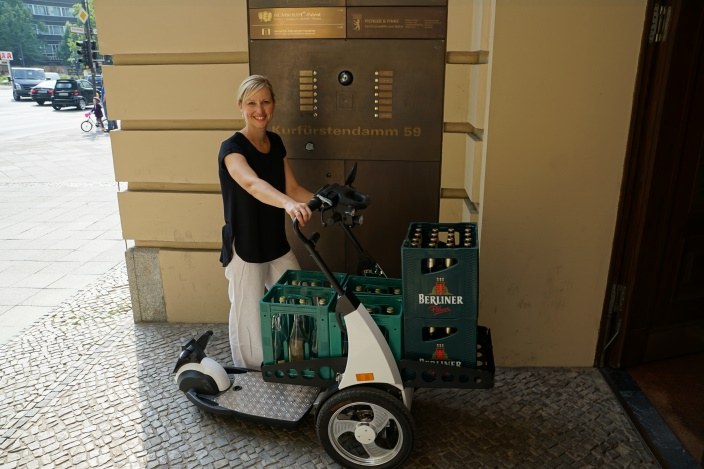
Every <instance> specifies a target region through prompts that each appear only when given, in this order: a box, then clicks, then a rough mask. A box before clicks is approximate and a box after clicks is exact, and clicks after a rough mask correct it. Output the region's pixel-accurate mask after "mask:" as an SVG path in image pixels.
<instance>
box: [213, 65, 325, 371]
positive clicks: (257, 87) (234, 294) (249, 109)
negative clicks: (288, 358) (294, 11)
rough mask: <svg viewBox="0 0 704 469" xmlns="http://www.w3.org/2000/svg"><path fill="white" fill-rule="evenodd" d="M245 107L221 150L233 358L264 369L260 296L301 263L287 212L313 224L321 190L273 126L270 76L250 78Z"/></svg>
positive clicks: (242, 100) (244, 88)
mask: <svg viewBox="0 0 704 469" xmlns="http://www.w3.org/2000/svg"><path fill="white" fill-rule="evenodd" d="M237 105H238V106H239V108H240V111H241V112H242V116H243V118H244V123H245V125H244V127H243V128H242V130H240V131H238V132H235V134H234V135H233V136H232V137H230V138H228V139H227V140H225V141H224V142H223V143H222V145H221V147H220V153H219V155H218V165H219V176H220V187H221V190H222V197H223V208H224V211H225V225H224V226H223V229H222V241H223V245H222V253H221V255H220V261H221V262H222V265H223V266H224V267H225V276H226V277H227V279H228V280H229V287H228V294H229V296H230V303H231V307H230V321H229V325H230V347H231V348H232V360H233V361H234V364H235V366H236V367H242V368H249V369H257V370H258V369H260V367H261V363H262V338H261V328H260V316H259V300H260V298H261V297H262V295H263V294H264V292H265V288H269V287H270V286H271V285H273V283H274V282H275V281H276V280H278V278H279V277H280V276H281V275H282V274H283V273H284V272H285V271H286V270H287V269H299V268H300V267H299V265H298V261H297V260H296V257H295V256H294V254H293V252H291V248H290V246H289V244H288V241H287V239H286V231H285V224H286V223H288V221H287V219H286V217H285V215H288V217H289V218H290V219H291V220H293V219H294V218H295V219H298V222H299V223H300V224H301V226H303V225H305V223H306V222H307V221H308V220H309V219H310V217H311V211H310V209H309V208H308V205H307V202H308V201H309V200H310V199H311V197H312V196H313V194H312V193H311V192H310V191H308V190H307V189H305V188H304V187H302V186H301V185H300V184H299V183H298V181H296V178H295V176H294V174H293V171H292V170H291V167H290V165H289V162H288V159H287V158H286V148H285V147H284V144H283V142H282V141H281V137H279V136H278V135H277V134H275V133H273V132H270V131H268V130H267V126H268V125H269V123H270V122H271V119H272V117H273V115H274V107H275V100H274V91H273V89H272V86H271V83H270V82H269V80H268V79H267V78H266V77H263V76H261V75H252V76H250V77H248V78H246V79H245V80H244V81H243V82H242V84H241V85H240V88H239V93H238V97H237Z"/></svg>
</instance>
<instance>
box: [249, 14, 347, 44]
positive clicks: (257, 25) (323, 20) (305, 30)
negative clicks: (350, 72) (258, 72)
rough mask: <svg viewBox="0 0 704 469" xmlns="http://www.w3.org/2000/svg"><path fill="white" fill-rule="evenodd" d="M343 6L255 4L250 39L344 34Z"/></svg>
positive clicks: (328, 36)
mask: <svg viewBox="0 0 704 469" xmlns="http://www.w3.org/2000/svg"><path fill="white" fill-rule="evenodd" d="M346 17H347V15H346V11H345V8H337V7H321V8H254V9H250V10H249V38H250V39H340V38H344V37H345V35H346V29H345V28H346Z"/></svg>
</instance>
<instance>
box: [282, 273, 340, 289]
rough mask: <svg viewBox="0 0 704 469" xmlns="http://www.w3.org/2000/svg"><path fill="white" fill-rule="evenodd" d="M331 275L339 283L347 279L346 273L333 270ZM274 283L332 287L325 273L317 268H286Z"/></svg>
mask: <svg viewBox="0 0 704 469" xmlns="http://www.w3.org/2000/svg"><path fill="white" fill-rule="evenodd" d="M333 276H334V277H335V280H337V283H339V284H340V285H343V284H344V283H345V280H346V279H347V274H344V273H337V272H334V273H333ZM276 285H292V286H302V287H323V288H332V287H331V285H330V282H329V281H328V279H327V278H326V277H325V274H323V273H322V272H320V271H317V270H287V271H286V272H284V273H283V275H282V276H281V277H280V278H279V280H277V281H276Z"/></svg>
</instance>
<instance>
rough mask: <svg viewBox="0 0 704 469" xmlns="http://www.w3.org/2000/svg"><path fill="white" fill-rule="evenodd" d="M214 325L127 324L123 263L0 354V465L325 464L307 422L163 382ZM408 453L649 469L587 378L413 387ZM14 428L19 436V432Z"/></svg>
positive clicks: (445, 459) (565, 372)
mask: <svg viewBox="0 0 704 469" xmlns="http://www.w3.org/2000/svg"><path fill="white" fill-rule="evenodd" d="M206 329H212V330H213V331H214V332H215V334H214V336H213V338H212V340H211V343H210V345H209V346H208V352H209V354H210V355H211V356H212V357H213V358H215V359H216V360H219V361H222V362H223V363H227V362H228V360H229V350H228V347H229V346H228V342H227V326H226V325H224V324H203V325H201V324H152V323H142V324H134V322H133V316H132V311H131V307H130V300H129V288H128V285H127V278H126V271H125V267H124V264H122V265H120V266H118V267H116V268H114V269H112V270H111V271H109V272H108V273H107V274H105V275H104V276H103V277H102V278H101V280H100V281H99V282H98V283H96V284H95V285H92V286H90V287H89V288H87V289H86V290H84V291H82V292H81V293H79V295H77V296H76V297H74V298H71V299H70V300H69V301H66V302H65V303H63V304H62V305H61V306H60V307H58V308H56V309H55V310H53V311H52V312H51V313H50V314H47V315H46V316H45V317H44V318H43V320H41V321H39V322H37V323H35V324H34V325H33V326H32V327H31V328H29V329H28V330H27V331H26V332H25V333H24V334H22V335H20V336H17V337H15V338H13V339H11V340H10V342H9V343H8V345H7V347H5V348H4V349H2V350H0V360H2V362H3V363H7V364H8V367H9V368H8V369H10V370H11V374H12V376H14V377H15V378H14V380H13V381H11V382H7V381H6V380H3V381H2V384H3V386H2V387H1V388H0V469H3V468H4V467H5V466H7V467H20V466H21V467H31V466H30V464H34V465H36V466H37V467H42V468H44V467H46V463H45V462H46V461H47V459H46V458H47V457H49V458H50V459H49V460H51V461H52V462H53V465H54V467H56V468H76V467H91V468H92V467H106V468H124V467H137V468H145V467H154V468H161V467H184V468H185V467H197V468H202V467H214V468H222V467H282V468H284V467H306V468H318V467H320V468H328V467H338V466H337V465H336V464H334V463H333V462H332V459H331V458H330V457H329V456H328V455H327V454H326V453H325V452H324V451H323V449H322V447H321V446H320V444H319V443H318V441H317V437H316V435H315V424H314V419H313V418H312V417H310V416H307V417H305V418H304V419H303V422H302V424H301V425H300V426H299V427H297V428H296V429H293V430H287V429H280V428H274V427H270V426H266V425H258V424H250V423H247V422H241V421H238V420H236V419H232V418H225V417H222V416H217V415H212V414H208V413H206V412H203V411H201V410H200V409H197V408H196V407H195V406H193V405H192V404H191V403H190V402H189V401H188V400H187V399H186V398H185V396H183V394H182V393H181V392H180V391H178V389H177V388H176V386H175V384H174V382H173V375H172V374H171V373H170V372H171V369H172V367H173V363H174V361H175V359H176V357H177V355H178V352H179V351H180V346H181V344H182V343H183V342H184V341H185V340H186V339H188V338H190V337H193V336H197V335H199V334H200V333H201V332H202V331H204V330H206ZM413 417H414V420H415V423H416V435H415V448H414V451H413V453H412V456H411V458H410V461H409V463H408V465H407V467H409V468H425V467H449V468H453V467H479V468H483V467H501V468H503V467H521V468H523V467H536V468H538V467H540V468H542V467H550V468H557V467H570V468H571V467H599V468H602V467H638V468H657V467H658V465H657V463H656V462H655V460H654V459H653V457H652V455H651V453H650V451H649V450H648V449H647V448H646V447H645V446H644V444H643V443H642V441H641V440H640V438H639V436H638V434H637V433H636V432H635V430H634V428H633V426H632V425H631V423H630V421H629V420H628V418H627V416H626V415H625V413H624V412H623V410H622V409H621V407H620V406H619V404H618V402H617V401H616V399H615V398H614V396H613V394H612V393H611V391H610V389H609V388H608V386H607V385H606V383H605V382H604V380H603V378H602V377H601V375H600V373H599V372H598V370H595V369H555V368H540V369H533V368H528V369H518V368H517V369H499V370H497V374H496V385H495V387H494V388H493V389H490V390H452V389H451V390H447V389H437V390H432V389H420V390H418V391H417V392H416V394H415V396H414V404H413ZM25 427H26V428H25Z"/></svg>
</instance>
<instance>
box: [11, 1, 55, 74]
mask: <svg viewBox="0 0 704 469" xmlns="http://www.w3.org/2000/svg"><path fill="white" fill-rule="evenodd" d="M39 27H40V28H44V27H45V26H44V25H43V24H39ZM0 50H6V51H12V55H13V56H14V60H13V62H14V64H21V65H35V64H41V63H43V61H44V59H45V55H44V51H43V46H42V42H41V41H40V40H39V38H38V37H37V30H36V28H35V26H34V24H32V13H31V12H30V11H29V10H28V9H27V7H26V6H25V5H24V3H22V1H21V0H3V1H0Z"/></svg>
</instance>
